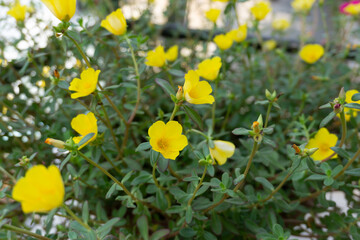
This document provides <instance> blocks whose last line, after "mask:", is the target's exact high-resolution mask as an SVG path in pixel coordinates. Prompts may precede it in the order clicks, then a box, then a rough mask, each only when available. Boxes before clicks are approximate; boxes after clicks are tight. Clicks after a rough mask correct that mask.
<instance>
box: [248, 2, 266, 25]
mask: <svg viewBox="0 0 360 240" xmlns="http://www.w3.org/2000/svg"><path fill="white" fill-rule="evenodd" d="M250 11H251V13H252V15H253V16H254V18H255V19H256V20H258V21H261V20H263V19H264V18H265V17H266V15H267V14H268V13H269V12H270V11H271V7H270V3H268V2H265V1H260V2H258V3H257V4H255V5H254V6H253V7H252V8H251V9H250Z"/></svg>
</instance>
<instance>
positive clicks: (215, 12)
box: [205, 8, 221, 23]
mask: <svg viewBox="0 0 360 240" xmlns="http://www.w3.org/2000/svg"><path fill="white" fill-rule="evenodd" d="M220 13H221V10H220V9H216V8H211V9H210V10H209V11H206V12H205V16H206V18H207V19H209V20H210V21H212V22H213V23H216V20H217V19H218V18H219V16H220Z"/></svg>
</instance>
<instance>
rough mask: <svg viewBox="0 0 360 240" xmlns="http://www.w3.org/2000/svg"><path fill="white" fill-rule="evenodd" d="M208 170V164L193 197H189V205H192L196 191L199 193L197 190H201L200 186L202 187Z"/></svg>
mask: <svg viewBox="0 0 360 240" xmlns="http://www.w3.org/2000/svg"><path fill="white" fill-rule="evenodd" d="M206 171H207V165H205V168H204V172H203V174H202V177H201V179H200V182H199V184H198V185H197V186H196V189H195V191H194V193H193V195H192V197H191V198H190V199H189V201H188V204H187V205H188V206H191V202H192V201H193V200H194V199H195V196H196V193H197V191H199V189H200V187H201V185H202V183H203V181H204V178H205V175H206Z"/></svg>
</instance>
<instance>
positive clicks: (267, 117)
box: [264, 102, 273, 128]
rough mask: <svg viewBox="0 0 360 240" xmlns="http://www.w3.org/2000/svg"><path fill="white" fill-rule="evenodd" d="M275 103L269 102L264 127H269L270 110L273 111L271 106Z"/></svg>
mask: <svg viewBox="0 0 360 240" xmlns="http://www.w3.org/2000/svg"><path fill="white" fill-rule="evenodd" d="M272 105H273V103H272V102H269V105H268V108H267V111H266V118H265V125H264V128H267V125H268V122H269V117H270V111H271V107H272Z"/></svg>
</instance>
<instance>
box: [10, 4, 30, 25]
mask: <svg viewBox="0 0 360 240" xmlns="http://www.w3.org/2000/svg"><path fill="white" fill-rule="evenodd" d="M26 10H27V6H25V5H21V4H20V3H19V2H17V3H16V4H15V5H14V6H13V7H12V8H10V10H9V11H8V12H7V14H8V15H10V16H12V17H14V18H15V19H16V21H24V20H25V15H26Z"/></svg>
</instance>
